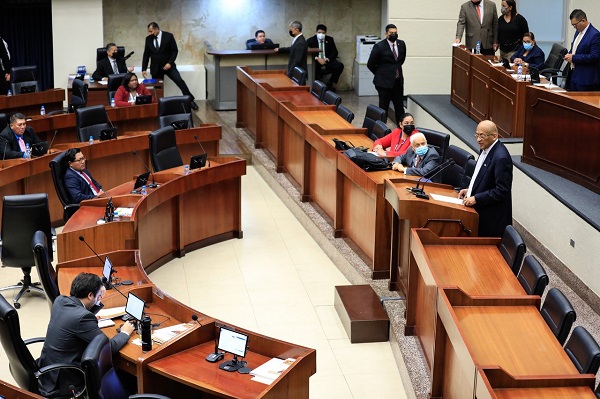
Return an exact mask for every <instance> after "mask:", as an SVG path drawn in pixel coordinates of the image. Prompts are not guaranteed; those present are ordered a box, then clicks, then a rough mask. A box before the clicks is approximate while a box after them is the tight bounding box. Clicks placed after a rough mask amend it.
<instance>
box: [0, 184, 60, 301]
mask: <svg viewBox="0 0 600 399" xmlns="http://www.w3.org/2000/svg"><path fill="white" fill-rule="evenodd" d="M38 230H42V231H43V232H44V234H45V235H46V239H47V240H48V242H52V231H51V226H50V210H49V208H48V194H46V193H42V194H25V195H7V196H6V197H4V200H3V202H2V266H3V267H18V268H21V270H23V280H22V281H21V282H19V283H18V284H16V285H11V286H9V287H4V288H0V291H4V290H9V289H20V291H19V293H18V294H17V295H16V296H15V299H14V306H15V308H17V309H19V308H20V307H21V305H20V304H19V299H21V296H22V295H23V294H24V293H26V292H30V291H31V290H33V291H37V292H40V293H42V294H43V293H44V290H43V289H41V288H40V287H38V286H39V285H40V283H32V282H31V268H32V267H33V266H35V260H34V258H33V253H32V252H31V239H32V238H33V235H34V233H35V232H36V231H38ZM50 259H52V255H50Z"/></svg>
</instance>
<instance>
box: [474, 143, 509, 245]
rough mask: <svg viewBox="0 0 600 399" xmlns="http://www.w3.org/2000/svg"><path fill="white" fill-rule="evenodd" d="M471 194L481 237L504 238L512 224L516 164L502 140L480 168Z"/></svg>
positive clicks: (495, 145) (491, 150) (493, 148)
mask: <svg viewBox="0 0 600 399" xmlns="http://www.w3.org/2000/svg"><path fill="white" fill-rule="evenodd" d="M473 178H474V179H475V181H474V183H473V188H472V189H471V195H473V196H475V206H474V208H475V210H476V211H477V213H478V214H479V236H480V237H501V236H502V234H503V233H504V229H505V228H506V226H508V225H509V224H512V198H511V187H512V180H513V163H512V159H511V157H510V154H509V153H508V150H507V149H506V147H505V146H504V144H502V143H501V142H500V141H498V142H497V143H496V144H494V146H493V147H492V148H491V149H490V152H489V154H488V155H487V157H486V158H485V161H484V163H483V165H481V168H480V169H479V172H478V173H477V176H474V177H473Z"/></svg>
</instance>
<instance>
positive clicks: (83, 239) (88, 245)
mask: <svg viewBox="0 0 600 399" xmlns="http://www.w3.org/2000/svg"><path fill="white" fill-rule="evenodd" d="M79 241H81V242H83V243H84V244H85V245H86V246H87V247H88V248H89V249H90V251H92V252H93V253H94V255H96V258H98V260H99V261H100V263H102V267H104V261H103V260H102V258H101V257H100V255H98V253H97V252H96V251H94V248H92V247H91V246H90V244H88V243H87V241H86V240H85V238H84V237H83V236H79ZM104 279H105V280H106V278H104Z"/></svg>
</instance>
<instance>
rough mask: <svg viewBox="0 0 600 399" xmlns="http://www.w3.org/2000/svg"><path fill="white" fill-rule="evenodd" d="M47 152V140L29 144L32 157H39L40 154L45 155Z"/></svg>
mask: <svg viewBox="0 0 600 399" xmlns="http://www.w3.org/2000/svg"><path fill="white" fill-rule="evenodd" d="M47 152H48V142H47V141H41V142H39V143H35V144H32V145H31V155H32V156H34V157H41V156H42V155H46V153H47Z"/></svg>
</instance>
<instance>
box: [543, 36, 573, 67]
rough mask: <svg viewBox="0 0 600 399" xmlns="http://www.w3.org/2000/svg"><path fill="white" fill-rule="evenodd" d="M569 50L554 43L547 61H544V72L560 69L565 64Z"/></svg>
mask: <svg viewBox="0 0 600 399" xmlns="http://www.w3.org/2000/svg"><path fill="white" fill-rule="evenodd" d="M567 52H568V50H567V49H566V48H565V47H563V46H562V45H560V44H558V43H554V44H553V45H552V48H551V49H550V53H549V54H548V57H546V61H544V65H543V66H542V70H544V69H548V68H550V69H560V67H561V65H562V63H563V62H564V56H565V54H567Z"/></svg>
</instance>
